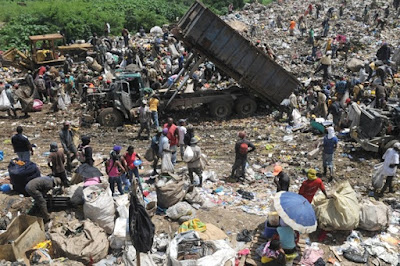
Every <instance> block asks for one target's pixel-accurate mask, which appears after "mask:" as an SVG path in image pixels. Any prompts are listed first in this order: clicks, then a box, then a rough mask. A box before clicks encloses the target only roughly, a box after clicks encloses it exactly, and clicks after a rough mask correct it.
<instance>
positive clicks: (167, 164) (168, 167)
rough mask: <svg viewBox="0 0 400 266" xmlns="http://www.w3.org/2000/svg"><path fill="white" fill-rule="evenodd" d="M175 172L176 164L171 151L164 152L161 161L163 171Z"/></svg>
mask: <svg viewBox="0 0 400 266" xmlns="http://www.w3.org/2000/svg"><path fill="white" fill-rule="evenodd" d="M173 172H174V165H173V164H172V161H171V153H170V152H164V155H163V157H162V161H161V173H173Z"/></svg>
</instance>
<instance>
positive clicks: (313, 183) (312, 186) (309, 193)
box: [299, 169, 330, 203]
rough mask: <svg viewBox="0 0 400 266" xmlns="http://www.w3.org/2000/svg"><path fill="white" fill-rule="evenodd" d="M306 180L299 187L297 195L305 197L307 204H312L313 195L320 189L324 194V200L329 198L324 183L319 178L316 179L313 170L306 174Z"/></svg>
mask: <svg viewBox="0 0 400 266" xmlns="http://www.w3.org/2000/svg"><path fill="white" fill-rule="evenodd" d="M307 177H308V180H306V181H304V182H303V184H302V185H301V187H300V190H299V194H300V195H302V196H303V197H305V198H306V199H307V200H308V202H310V203H311V202H312V200H313V198H314V195H315V193H316V192H317V191H318V189H321V191H322V193H324V195H325V197H326V198H328V199H329V198H330V196H328V194H326V190H325V186H324V183H323V182H322V180H321V178H318V177H317V171H316V170H315V169H310V170H308V172H307Z"/></svg>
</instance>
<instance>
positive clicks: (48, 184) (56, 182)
mask: <svg viewBox="0 0 400 266" xmlns="http://www.w3.org/2000/svg"><path fill="white" fill-rule="evenodd" d="M60 185H61V179H60V178H58V177H55V178H51V177H48V176H42V177H36V178H34V179H32V180H31V181H29V182H28V184H26V186H25V190H26V192H27V193H28V194H29V195H30V196H31V197H32V198H33V199H34V200H35V205H36V206H38V208H39V211H40V214H41V216H40V217H42V218H43V221H44V222H45V223H47V222H48V221H50V214H49V212H48V210H47V203H46V200H45V198H44V195H46V194H47V192H49V190H51V189H53V188H54V187H57V186H60Z"/></svg>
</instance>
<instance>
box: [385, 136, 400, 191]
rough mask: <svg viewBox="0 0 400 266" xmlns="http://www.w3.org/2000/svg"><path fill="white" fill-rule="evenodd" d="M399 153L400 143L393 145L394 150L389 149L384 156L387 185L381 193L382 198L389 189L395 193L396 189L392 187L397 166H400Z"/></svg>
mask: <svg viewBox="0 0 400 266" xmlns="http://www.w3.org/2000/svg"><path fill="white" fill-rule="evenodd" d="M399 151H400V142H396V143H395V144H393V148H389V149H388V150H387V151H386V152H385V154H384V155H383V157H382V159H383V160H384V161H383V175H385V176H386V182H385V185H383V188H382V189H381V191H380V196H383V193H384V192H385V191H386V189H387V188H389V193H394V188H393V185H392V182H393V177H394V176H395V175H396V171H397V166H398V165H399Z"/></svg>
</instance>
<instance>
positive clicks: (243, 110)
mask: <svg viewBox="0 0 400 266" xmlns="http://www.w3.org/2000/svg"><path fill="white" fill-rule="evenodd" d="M256 110H257V103H256V101H254V100H253V99H251V98H247V97H246V98H243V99H239V101H238V103H237V104H236V106H235V111H236V113H237V114H238V115H240V116H250V115H252V114H254V112H255V111H256Z"/></svg>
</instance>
